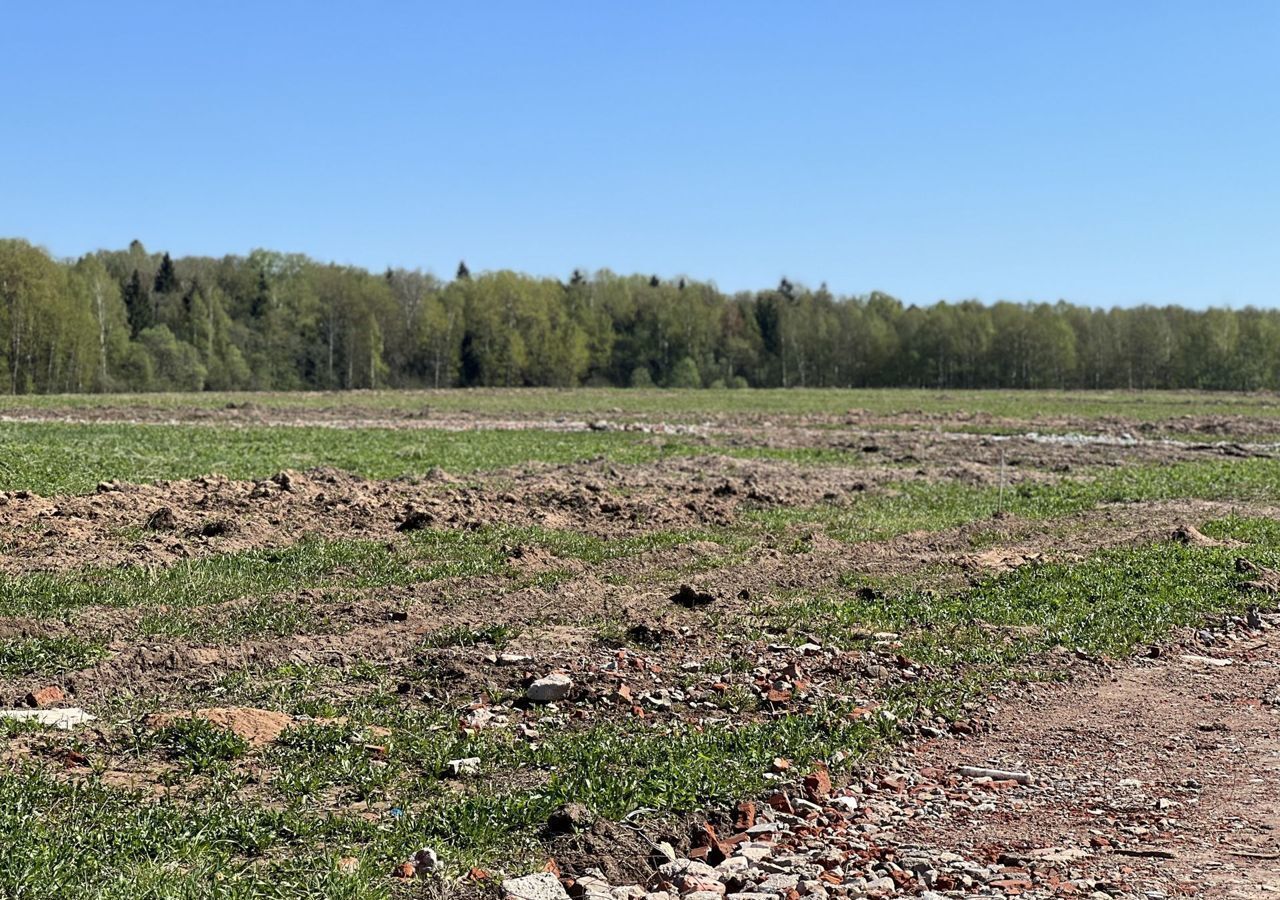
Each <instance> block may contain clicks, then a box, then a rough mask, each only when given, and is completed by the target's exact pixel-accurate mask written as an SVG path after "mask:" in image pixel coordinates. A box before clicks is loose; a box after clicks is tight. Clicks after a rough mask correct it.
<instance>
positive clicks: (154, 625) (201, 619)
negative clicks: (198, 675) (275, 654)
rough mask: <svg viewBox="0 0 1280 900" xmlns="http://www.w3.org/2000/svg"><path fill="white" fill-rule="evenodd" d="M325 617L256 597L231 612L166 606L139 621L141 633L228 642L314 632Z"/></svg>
mask: <svg viewBox="0 0 1280 900" xmlns="http://www.w3.org/2000/svg"><path fill="white" fill-rule="evenodd" d="M323 628H324V620H323V619H322V618H321V617H320V616H318V615H317V614H316V611H315V610H314V609H312V608H311V607H310V606H307V605H305V604H302V603H296V602H293V601H291V600H285V599H280V598H276V597H261V598H257V599H254V600H253V601H252V602H250V603H249V604H247V605H245V606H241V607H238V608H236V609H233V610H230V611H229V612H225V613H224V611H221V610H214V611H210V610H207V609H202V610H200V611H199V612H198V613H197V612H196V611H194V610H192V609H186V608H182V609H164V610H159V611H156V612H150V613H147V614H145V615H143V616H142V618H141V619H140V620H139V621H138V628H137V630H138V633H139V634H141V635H146V636H149V637H158V636H163V637H181V638H187V639H189V640H194V641H204V642H206V643H215V644H226V643H233V642H236V641H242V640H245V639H247V638H261V637H287V636H289V635H292V634H315V633H317V632H318V631H320V630H322V629H323Z"/></svg>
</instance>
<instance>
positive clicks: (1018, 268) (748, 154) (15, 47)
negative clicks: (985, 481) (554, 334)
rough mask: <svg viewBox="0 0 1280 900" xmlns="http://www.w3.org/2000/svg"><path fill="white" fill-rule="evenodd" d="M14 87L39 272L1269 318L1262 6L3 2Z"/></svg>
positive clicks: (12, 164) (1270, 151)
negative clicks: (150, 264)
mask: <svg viewBox="0 0 1280 900" xmlns="http://www.w3.org/2000/svg"><path fill="white" fill-rule="evenodd" d="M464 7H465V8H464ZM0 84H2V85H3V88H4V101H3V104H0V234H4V235H10V236H22V237H26V238H28V239H30V240H32V241H34V242H36V243H40V244H43V245H44V246H46V247H48V248H49V249H50V250H51V251H52V252H53V253H55V254H56V255H59V256H72V255H78V254H80V253H82V252H85V251H88V250H92V249H95V248H98V247H121V246H124V245H126V244H127V243H128V242H129V240H131V239H132V238H135V237H136V238H139V239H140V240H142V241H143V243H144V244H146V245H147V247H148V248H150V249H153V250H160V249H167V250H170V251H171V252H173V253H174V254H175V255H180V254H190V253H196V254H209V255H222V254H224V253H232V252H235V253H244V252H247V251H248V250H250V249H252V248H254V247H259V246H263V247H270V248H273V249H280V250H286V251H295V252H302V253H307V254H310V255H312V256H314V257H317V258H320V259H322V260H337V261H339V262H349V263H356V264H359V265H364V266H368V267H372V268H377V269H380V268H382V267H383V266H386V265H398V266H409V267H413V266H422V267H424V268H430V269H433V270H435V271H436V272H437V273H439V274H442V275H447V276H451V275H452V272H453V269H454V267H455V266H456V264H457V261H458V260H459V259H461V258H465V259H466V260H467V262H468V264H470V265H471V267H472V268H473V269H477V270H479V269H491V268H508V267H509V268H515V269H519V270H523V271H528V272H533V273H539V274H555V275H561V276H563V275H565V274H567V273H568V272H569V271H570V270H572V269H573V268H574V267H576V266H581V267H586V268H589V269H596V268H600V267H608V268H611V269H614V270H615V271H619V272H633V271H639V272H645V273H649V272H656V273H658V274H660V275H663V276H670V275H675V274H678V273H687V274H689V275H692V276H694V277H697V278H708V279H713V280H715V281H716V282H717V283H718V284H719V285H720V286H721V287H722V288H724V289H727V290H736V289H739V288H756V287H765V286H769V285H772V284H774V283H776V282H777V280H778V278H779V276H782V275H786V276H788V277H790V278H792V279H793V280H798V281H802V282H805V283H808V284H811V285H815V286H816V285H817V284H818V283H819V282H822V281H826V282H827V283H828V284H829V285H830V286H831V288H832V289H833V290H836V291H839V292H845V293H862V292H866V291H869V290H872V289H880V290H885V291H888V292H890V293H893V294H895V295H897V296H899V297H902V298H903V299H905V300H907V301H910V302H921V303H926V302H932V301H934V300H937V299H943V298H945V299H961V298H965V297H977V298H980V299H983V300H994V299H998V298H1005V299H1016V300H1023V299H1044V300H1054V299H1058V298H1065V299H1069V300H1072V301H1075V302H1080V303H1087V304H1093V305H1110V304H1117V303H1118V304H1131V303H1139V302H1146V301H1152V302H1161V303H1163V302H1175V303H1183V304H1187V305H1193V306H1204V305H1209V304H1214V305H1223V304H1229V305H1232V306H1242V305H1245V304H1255V305H1266V306H1273V305H1277V304H1280V3H1277V2H1274V0H1263V2H1246V0H1232V2H1228V3H1211V2H1207V0H1201V2H1194V3H1190V2H1163V0H1162V2H1128V0H1126V2H1114V0H1107V2H1074V0H1073V2H1028V0H1015V2H1000V3H997V2H982V0H974V2H954V0H945V2H942V0H939V2H888V0H885V2H877V3H871V2H865V3H864V2H852V0H846V2H837V3H816V2H815V3H795V4H792V3H777V2H771V3H752V2H701V0H689V2H684V3H671V2H646V3H626V4H623V3H610V2H599V0H593V2H582V3H571V2H544V3H530V2H519V3H515V2H512V3H503V2H492V3H483V4H480V3H477V4H460V3H455V4H448V5H445V4H426V3H408V2H405V3H368V4H356V3H343V4H337V3H319V2H314V3H302V2H291V3H290V2H280V3H254V4H249V3H244V4H240V3H224V2H217V3H206V4H173V3H164V4H161V3H153V4H137V3H126V2H119V3H99V2H94V3H80V4H74V3H9V4H6V5H5V7H4V12H3V24H2V26H0Z"/></svg>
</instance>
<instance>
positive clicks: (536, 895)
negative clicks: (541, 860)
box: [502, 872, 570, 900]
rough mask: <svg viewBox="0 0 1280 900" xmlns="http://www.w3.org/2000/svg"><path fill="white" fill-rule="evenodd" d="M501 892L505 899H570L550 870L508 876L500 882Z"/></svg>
mask: <svg viewBox="0 0 1280 900" xmlns="http://www.w3.org/2000/svg"><path fill="white" fill-rule="evenodd" d="M502 892H503V894H504V895H505V896H506V897H507V900H570V898H569V893H568V892H567V891H566V890H565V889H564V885H562V884H561V883H560V879H559V878H557V877H556V876H555V875H553V874H552V873H551V872H538V873H537V874H536V875H525V876H524V877H523V878H508V879H506V880H505V881H503V882H502Z"/></svg>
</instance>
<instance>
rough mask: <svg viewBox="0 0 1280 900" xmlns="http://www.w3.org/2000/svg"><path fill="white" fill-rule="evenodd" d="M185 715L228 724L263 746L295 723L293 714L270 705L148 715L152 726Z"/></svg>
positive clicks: (166, 724) (161, 725)
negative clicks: (270, 708)
mask: <svg viewBox="0 0 1280 900" xmlns="http://www.w3.org/2000/svg"><path fill="white" fill-rule="evenodd" d="M183 719H203V720H204V721H206V722H208V723H209V724H211V725H217V726H218V727H219V728H225V729H226V730H227V731H230V732H232V733H233V734H236V735H238V736H239V737H241V738H243V739H244V740H245V741H247V742H248V744H249V746H251V747H262V746H265V745H267V744H270V743H272V742H274V741H275V740H276V739H277V738H279V737H280V735H281V734H283V733H284V730H285V729H286V728H288V727H290V726H291V725H292V724H293V716H289V715H285V714H284V713H280V712H273V711H272V710H269V709H255V708H253V707H251V706H215V707H210V708H208V709H193V710H183V711H179V712H172V713H156V714H154V715H150V716H148V717H147V719H146V725H147V726H148V727H150V728H154V729H157V730H159V729H161V728H168V727H169V726H170V725H173V724H174V723H175V722H179V721H181V720H183Z"/></svg>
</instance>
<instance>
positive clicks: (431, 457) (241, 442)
mask: <svg viewBox="0 0 1280 900" xmlns="http://www.w3.org/2000/svg"><path fill="white" fill-rule="evenodd" d="M668 444H669V446H668ZM686 445H687V442H683V443H682V442H666V441H662V440H655V439H653V438H651V437H648V436H645V435H640V434H635V433H631V432H594V431H588V432H564V431H541V430H534V429H530V430H507V431H466V432H459V431H441V430H434V429H394V428H351V429H333V428H321V427H289V428H278V427H277V428H272V427H263V426H246V427H231V426H206V425H133V424H129V425H122V424H83V425H82V424H69V423H64V422H7V423H3V424H0V490H19V489H25V490H30V491H34V492H36V493H38V494H47V495H51V494H77V493H85V492H87V491H90V490H92V489H93V488H94V486H95V485H96V484H97V483H98V482H99V481H104V480H113V479H114V480H120V481H126V482H147V481H153V480H158V479H169V478H191V477H195V476H197V475H204V474H208V473H210V472H218V473H221V474H223V475H226V476H228V477H230V478H260V477H264V476H267V475H270V474H272V473H273V472H277V471H279V470H281V469H308V468H311V467H313V466H334V467H337V468H340V469H344V470H346V471H349V472H355V473H357V474H360V475H363V476H365V477H368V478H393V477H397V476H401V475H414V474H422V473H425V472H427V471H429V470H430V469H432V468H434V467H436V466H439V467H442V468H444V469H445V470H447V471H451V472H472V471H478V470H490V469H499V468H504V467H506V466H513V465H518V464H522V463H530V462H549V463H568V462H575V461H578V460H584V459H590V458H594V457H600V456H607V457H608V458H609V459H611V460H614V461H616V462H618V463H623V464H625V463H636V462H644V461H647V460H653V459H658V458H660V457H662V456H664V455H669V454H670V453H673V452H681V453H688V452H689V449H688V447H687V446H686Z"/></svg>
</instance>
